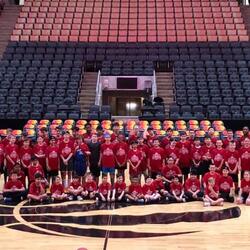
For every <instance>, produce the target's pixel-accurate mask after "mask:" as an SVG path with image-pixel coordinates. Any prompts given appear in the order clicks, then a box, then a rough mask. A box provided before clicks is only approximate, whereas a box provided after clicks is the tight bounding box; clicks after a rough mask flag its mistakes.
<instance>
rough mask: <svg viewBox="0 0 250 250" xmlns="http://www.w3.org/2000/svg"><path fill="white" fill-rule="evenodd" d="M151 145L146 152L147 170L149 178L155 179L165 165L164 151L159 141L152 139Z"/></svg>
mask: <svg viewBox="0 0 250 250" xmlns="http://www.w3.org/2000/svg"><path fill="white" fill-rule="evenodd" d="M153 145H154V146H153V147H152V148H150V149H149V152H148V170H149V172H150V173H149V174H150V175H151V177H152V178H153V179H155V177H156V175H157V173H159V172H161V171H162V168H163V166H164V165H165V151H164V149H163V148H161V147H160V142H159V139H154V140H153Z"/></svg>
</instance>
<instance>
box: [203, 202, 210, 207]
mask: <svg viewBox="0 0 250 250" xmlns="http://www.w3.org/2000/svg"><path fill="white" fill-rule="evenodd" d="M203 205H204V207H209V206H211V203H210V202H209V201H204V203H203Z"/></svg>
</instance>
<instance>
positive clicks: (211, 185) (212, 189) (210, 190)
mask: <svg viewBox="0 0 250 250" xmlns="http://www.w3.org/2000/svg"><path fill="white" fill-rule="evenodd" d="M203 201H204V206H205V207H206V206H211V205H212V206H223V201H224V200H223V198H220V196H219V187H218V186H217V185H216V184H215V179H214V178H213V177H209V179H208V182H207V186H206V188H205V197H204V199H203Z"/></svg>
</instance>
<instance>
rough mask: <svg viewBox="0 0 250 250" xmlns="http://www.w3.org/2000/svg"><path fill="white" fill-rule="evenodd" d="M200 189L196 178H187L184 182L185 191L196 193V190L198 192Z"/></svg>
mask: <svg viewBox="0 0 250 250" xmlns="http://www.w3.org/2000/svg"><path fill="white" fill-rule="evenodd" d="M200 189H201V183H200V181H199V179H198V178H195V179H191V178H188V179H187V180H186V181H185V190H186V191H188V190H191V191H192V192H196V191H197V190H200Z"/></svg>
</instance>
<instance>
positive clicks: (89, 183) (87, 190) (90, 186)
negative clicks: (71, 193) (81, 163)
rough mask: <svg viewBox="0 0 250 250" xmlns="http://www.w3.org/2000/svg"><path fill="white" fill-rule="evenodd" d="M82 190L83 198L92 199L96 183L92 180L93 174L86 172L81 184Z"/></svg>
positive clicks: (95, 190)
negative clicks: (83, 181)
mask: <svg viewBox="0 0 250 250" xmlns="http://www.w3.org/2000/svg"><path fill="white" fill-rule="evenodd" d="M83 187H84V190H83V192H82V195H83V197H84V198H85V199H94V198H95V195H96V192H97V184H96V182H95V181H94V178H93V175H92V174H91V173H88V174H87V175H86V178H85V183H84V184H83Z"/></svg>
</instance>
